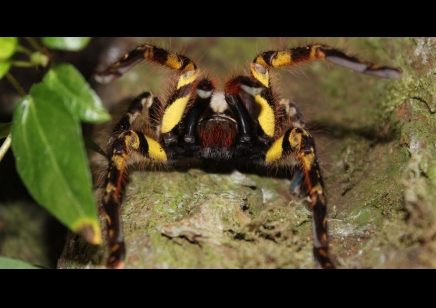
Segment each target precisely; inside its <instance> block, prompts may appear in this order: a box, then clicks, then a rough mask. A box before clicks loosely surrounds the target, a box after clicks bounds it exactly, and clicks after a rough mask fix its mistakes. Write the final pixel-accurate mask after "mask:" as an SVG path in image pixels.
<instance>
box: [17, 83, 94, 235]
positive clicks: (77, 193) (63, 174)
mask: <svg viewBox="0 0 436 308" xmlns="http://www.w3.org/2000/svg"><path fill="white" fill-rule="evenodd" d="M64 100H65V97H62V96H61V95H59V94H58V93H57V92H54V91H52V90H51V88H49V87H47V86H46V85H45V84H44V83H41V84H36V85H34V86H33V87H32V88H31V89H30V95H27V96H25V97H24V98H23V99H22V100H21V101H20V102H19V103H18V105H17V107H16V108H15V111H14V115H13V121H12V129H11V132H12V149H13V152H14V155H15V160H16V165H17V170H18V173H19V175H20V177H21V179H22V180H23V182H24V184H25V185H26V187H27V189H28V191H29V193H30V194H31V195H32V197H33V198H34V199H35V200H36V201H37V202H38V203H39V204H40V205H42V206H43V207H44V208H46V209H47V210H48V211H49V212H50V213H52V214H53V216H55V217H56V218H57V219H58V220H59V221H61V222H62V223H63V224H65V225H66V226H67V227H68V228H70V229H71V230H72V231H73V232H76V233H80V234H82V235H83V236H84V237H85V239H86V240H87V241H88V242H91V243H93V244H99V243H100V242H101V231H100V227H99V220H98V217H97V208H96V202H95V198H94V196H93V193H92V181H91V175H90V172H89V168H88V161H87V157H86V153H85V148H84V143H83V138H82V134H81V129H80V124H79V123H78V122H77V118H76V117H75V116H73V115H72V114H71V113H70V111H69V110H68V108H67V107H66V106H65V104H64V103H63V102H62V101H64Z"/></svg>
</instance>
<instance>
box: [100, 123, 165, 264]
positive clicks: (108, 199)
mask: <svg viewBox="0 0 436 308" xmlns="http://www.w3.org/2000/svg"><path fill="white" fill-rule="evenodd" d="M131 151H136V152H137V153H139V154H141V155H143V156H144V157H145V158H146V159H148V160H150V161H155V162H163V163H164V162H166V161H167V160H168V158H167V155H166V153H165V151H164V149H163V148H162V147H161V146H160V144H159V143H158V142H157V141H155V140H153V139H152V138H150V137H147V136H145V135H144V134H143V133H141V132H138V131H134V130H127V131H125V132H123V133H120V134H119V135H118V137H117V138H115V140H114V141H113V142H112V144H111V145H110V146H109V150H108V156H109V169H108V173H107V177H106V183H105V190H104V194H103V207H104V210H105V211H106V222H107V228H108V245H109V258H108V260H107V267H108V268H123V267H124V258H125V254H126V251H125V245H124V240H123V235H122V232H121V222H120V220H119V217H120V209H121V204H122V200H123V197H124V194H125V187H126V180H127V161H128V159H129V154H130V152H131Z"/></svg>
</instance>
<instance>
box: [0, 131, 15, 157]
mask: <svg viewBox="0 0 436 308" xmlns="http://www.w3.org/2000/svg"><path fill="white" fill-rule="evenodd" d="M11 141H12V135H11V133H9V135H8V136H7V137H6V139H5V141H3V144H2V146H1V147H0V161H2V159H3V157H4V156H5V155H6V152H7V151H8V150H9V148H10V147H11Z"/></svg>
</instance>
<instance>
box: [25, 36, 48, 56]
mask: <svg viewBox="0 0 436 308" xmlns="http://www.w3.org/2000/svg"><path fill="white" fill-rule="evenodd" d="M25 39H26V40H27V41H28V42H29V44H30V45H32V47H33V48H35V49H36V50H38V51H39V52H41V53H44V48H43V47H41V46H40V45H39V44H38V42H37V41H35V40H34V39H33V38H32V37H25Z"/></svg>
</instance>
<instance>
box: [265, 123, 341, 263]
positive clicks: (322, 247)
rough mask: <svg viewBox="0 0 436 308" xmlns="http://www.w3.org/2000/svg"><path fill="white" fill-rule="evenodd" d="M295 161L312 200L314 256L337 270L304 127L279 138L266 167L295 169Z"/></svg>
mask: <svg viewBox="0 0 436 308" xmlns="http://www.w3.org/2000/svg"><path fill="white" fill-rule="evenodd" d="M294 159H295V160H296V161H297V167H298V168H300V170H301V172H302V177H303V181H304V183H303V184H302V186H301V187H302V188H304V189H305V193H306V194H307V196H309V198H310V208H311V210H312V213H313V237H314V239H313V241H314V248H313V252H314V257H315V260H316V261H317V263H318V264H319V266H320V267H321V268H334V265H333V263H332V262H331V260H330V257H329V254H328V235H327V198H326V194H325V189H324V181H323V179H322V176H321V171H320V167H319V164H318V159H317V157H316V150H315V142H314V139H313V137H312V136H311V135H310V134H309V133H308V132H307V131H306V130H305V129H303V128H292V129H289V130H287V131H286V132H285V134H284V135H283V136H282V137H280V138H279V139H277V140H276V141H275V142H274V143H273V144H272V146H271V147H270V149H269V150H268V151H267V153H266V155H265V162H266V163H267V164H272V163H274V164H279V165H285V166H286V165H287V166H290V167H292V166H293V164H294Z"/></svg>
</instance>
